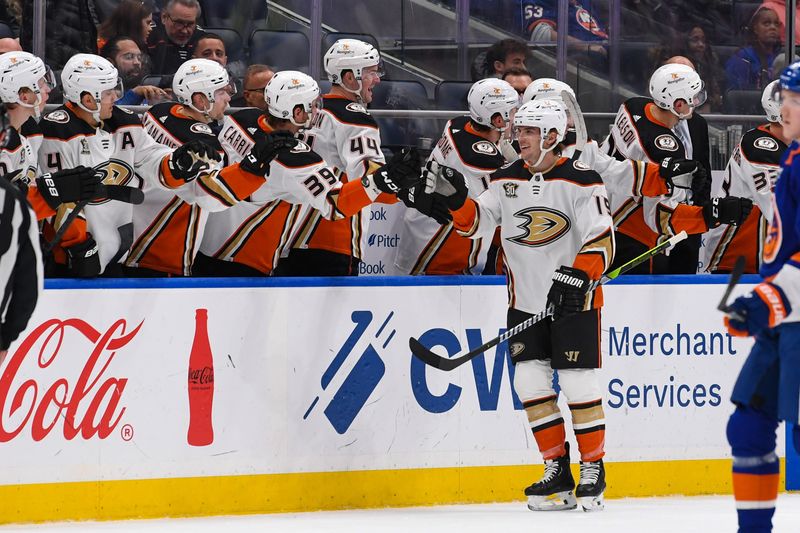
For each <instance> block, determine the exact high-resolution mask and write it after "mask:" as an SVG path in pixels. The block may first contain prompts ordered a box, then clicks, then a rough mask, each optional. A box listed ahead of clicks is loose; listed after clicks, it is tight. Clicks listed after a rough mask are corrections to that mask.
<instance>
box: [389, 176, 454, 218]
mask: <svg viewBox="0 0 800 533" xmlns="http://www.w3.org/2000/svg"><path fill="white" fill-rule="evenodd" d="M397 197H398V198H400V200H402V201H403V203H404V204H405V205H406V207H408V208H412V209H416V210H417V211H419V212H420V213H422V214H423V215H425V216H428V217H430V218H432V219H434V220H435V221H436V222H437V223H439V224H441V225H445V224H447V223H449V222H450V221H452V220H453V215H451V214H450V210H449V209H448V208H447V198H445V197H444V196H442V195H441V194H439V193H433V194H428V193H426V192H425V183H423V182H420V183H418V184H417V185H416V187H414V188H413V189H407V190H403V191H400V192H398V193H397Z"/></svg>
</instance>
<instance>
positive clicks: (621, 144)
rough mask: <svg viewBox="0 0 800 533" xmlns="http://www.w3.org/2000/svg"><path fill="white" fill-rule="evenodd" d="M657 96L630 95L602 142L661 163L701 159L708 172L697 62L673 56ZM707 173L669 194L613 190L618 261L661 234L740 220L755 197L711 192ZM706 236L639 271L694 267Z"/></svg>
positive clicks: (660, 74)
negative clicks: (676, 60) (687, 63)
mask: <svg viewBox="0 0 800 533" xmlns="http://www.w3.org/2000/svg"><path fill="white" fill-rule="evenodd" d="M650 95H651V97H652V98H644V97H636V98H630V99H628V100H626V101H625V102H624V103H623V104H622V105H621V106H620V108H619V111H618V112H617V117H616V119H615V120H614V124H613V125H612V128H611V133H610V134H609V135H608V137H607V138H606V140H605V141H604V142H603V145H602V149H603V150H604V151H605V152H606V153H607V154H610V155H613V156H615V157H616V158H617V159H633V160H636V161H650V162H653V163H659V164H660V163H662V162H663V161H664V160H665V159H667V158H680V159H695V160H699V161H701V163H702V166H703V167H704V169H705V173H706V175H709V174H710V166H709V163H708V126H707V125H706V123H705V121H704V120H702V118H701V117H699V116H694V118H693V113H694V109H695V108H696V107H698V106H701V105H702V104H703V102H705V98H706V96H705V90H704V88H703V82H702V80H701V79H700V76H699V75H698V74H697V72H695V71H694V69H692V68H691V67H688V66H685V65H677V64H667V65H664V66H662V67H660V68H658V69H657V70H656V71H655V72H654V73H653V75H652V76H651V77H650ZM703 181H704V180H700V179H694V180H693V181H692V190H690V191H689V190H679V189H676V190H675V191H673V193H672V194H671V195H670V196H668V197H659V198H654V197H645V198H642V197H637V196H635V195H629V196H622V195H618V194H614V193H613V192H612V194H611V198H610V200H611V211H612V213H613V214H614V223H615V227H616V231H617V239H618V253H617V258H616V263H617V265H616V266H618V265H619V264H623V263H625V262H627V261H629V260H630V259H632V258H634V257H636V256H637V255H639V254H641V253H642V252H644V251H646V250H648V249H649V248H652V247H653V246H655V244H656V242H657V241H658V240H659V238H663V237H664V236H666V237H669V236H672V235H674V234H676V233H679V232H680V231H682V230H685V231H686V232H687V233H689V234H694V235H697V234H700V233H704V232H705V231H707V230H708V229H709V228H713V227H716V226H718V225H719V224H739V223H741V222H742V221H743V220H744V219H745V218H746V217H747V214H748V213H749V211H750V208H751V207H752V202H750V201H749V200H746V199H741V198H738V197H735V196H728V197H725V198H715V199H713V200H711V199H709V198H708V196H709V195H708V192H709V191H708V189H709V187H707V186H704V185H703ZM698 249H699V237H695V238H693V239H688V240H687V241H685V242H684V243H682V244H679V245H678V246H677V247H676V248H675V249H673V250H672V251H671V252H670V255H669V256H668V257H667V258H666V259H667V262H668V264H665V265H658V264H656V263H650V264H645V265H644V267H643V268H642V269H639V270H637V269H634V270H633V271H632V273H667V272H668V273H673V274H679V273H692V274H693V273H695V272H696V271H697V261H698Z"/></svg>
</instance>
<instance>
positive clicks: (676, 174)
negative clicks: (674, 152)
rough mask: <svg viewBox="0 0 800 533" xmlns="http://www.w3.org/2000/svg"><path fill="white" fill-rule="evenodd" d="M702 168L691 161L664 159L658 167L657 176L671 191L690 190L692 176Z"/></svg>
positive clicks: (675, 158) (677, 158)
mask: <svg viewBox="0 0 800 533" xmlns="http://www.w3.org/2000/svg"><path fill="white" fill-rule="evenodd" d="M701 168H703V167H701V166H700V163H698V162H697V161H693V160H691V159H683V158H680V157H665V158H664V159H663V161H661V164H660V165H659V166H658V175H659V176H661V179H663V180H664V181H666V182H667V186H668V187H669V188H670V190H671V189H675V188H677V189H691V186H692V182H693V175H694V174H695V173H696V172H697V171H698V169H701Z"/></svg>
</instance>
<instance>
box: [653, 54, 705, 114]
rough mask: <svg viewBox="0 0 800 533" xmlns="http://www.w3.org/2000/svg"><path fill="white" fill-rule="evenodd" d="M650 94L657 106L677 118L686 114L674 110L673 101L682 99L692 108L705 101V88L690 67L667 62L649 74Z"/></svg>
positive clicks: (698, 76)
mask: <svg viewBox="0 0 800 533" xmlns="http://www.w3.org/2000/svg"><path fill="white" fill-rule="evenodd" d="M650 96H652V97H653V101H654V102H655V103H656V105H657V106H658V107H660V108H662V109H667V110H669V111H672V112H673V113H674V114H675V115H676V116H677V117H678V118H686V117H688V116H689V115H688V114H686V115H680V114H678V113H676V112H675V108H674V106H675V101H676V100H678V99H681V100H684V101H686V103H688V104H689V105H690V106H691V107H692V108H695V107H698V106H701V105H703V103H705V101H706V90H705V86H704V85H703V80H701V79H700V75H699V74H698V73H697V71H695V70H694V69H693V68H692V67H689V66H687V65H678V64H669V65H664V66H661V67H659V68H658V69H656V71H655V72H653V75H652V76H650Z"/></svg>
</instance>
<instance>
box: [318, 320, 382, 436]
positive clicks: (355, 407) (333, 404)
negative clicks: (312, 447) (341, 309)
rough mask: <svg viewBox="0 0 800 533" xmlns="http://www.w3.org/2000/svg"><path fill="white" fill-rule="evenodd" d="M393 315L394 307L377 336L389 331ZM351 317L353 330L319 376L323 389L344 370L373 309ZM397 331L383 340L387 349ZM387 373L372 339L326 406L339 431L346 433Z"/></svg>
mask: <svg viewBox="0 0 800 533" xmlns="http://www.w3.org/2000/svg"><path fill="white" fill-rule="evenodd" d="M393 316H394V311H392V312H390V313H389V315H388V316H387V317H386V320H384V321H383V323H382V324H381V327H380V328H378V331H377V333H375V339H376V340H377V339H378V338H379V337H381V336H382V334H383V333H384V331H388V330H387V329H386V326H387V324H388V323H389V321H390V320H391V319H392V317H393ZM351 319H352V321H353V323H354V325H355V326H354V328H353V331H352V332H351V333H350V336H349V337H348V338H347V340H346V341H345V342H344V344H343V345H342V347H341V348H340V349H339V352H338V353H337V354H336V356H335V357H334V358H333V361H331V363H330V365H328V368H326V369H325V372H324V373H323V374H322V378H321V380H320V386H321V387H322V390H327V389H328V387H329V386H330V384H331V382H332V381H333V378H334V377H335V376H336V374H337V373H338V372H339V370H341V368H342V366H343V364H344V363H345V361H347V359H348V358H349V357H350V356H351V354H352V352H353V349H354V348H355V346H356V344H358V341H359V340H361V338H362V337H363V336H364V334H365V333H366V331H367V329H368V328H369V326H370V324H372V312H371V311H353V313H352V315H351ZM395 333H396V330H394V329H392V330H391V332H390V333H389V334H388V336H387V338H386V340H385V341H384V342H383V344H382V349H385V348H386V347H387V346H388V345H389V343H390V342H391V341H392V339H393V338H394V335H395ZM385 374H386V365H385V364H384V363H383V360H382V359H381V358H380V356H379V355H378V352H377V351H376V350H375V348H374V347H373V345H372V343H371V342H370V343H369V344H368V345H367V347H366V348H365V349H364V351H363V352H362V353H361V355H360V356H358V360H357V361H356V362H355V364H354V365H353V368H352V369H351V370H350V373H349V374H348V375H347V377H345V378H344V381H343V382H342V384H341V386H340V387H339V389H338V390H337V391H336V392H335V393H334V395H333V398H331V400H330V402H329V403H328V405H327V406H326V407H325V411H324V413H325V417H326V418H327V419H328V421H329V422H330V423H331V425H332V426H333V429H335V430H336V432H337V433H339V434H344V433H346V432H347V430H348V429H349V428H350V425H351V424H352V423H353V421H354V420H355V418H356V417H357V416H358V413H360V412H361V409H363V407H364V405H365V404H366V403H367V400H368V399H369V397H370V395H371V394H372V393H373V391H375V388H376V387H377V386H378V383H380V381H381V379H383V376H384V375H385ZM317 402H319V396H317V397H316V398H314V400H313V401H312V402H311V405H310V406H309V408H308V410H306V413H305V414H304V415H303V420H305V419H307V418H308V416H309V415H310V414H311V412H312V411H313V410H314V407H315V406H316V405H317Z"/></svg>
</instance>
